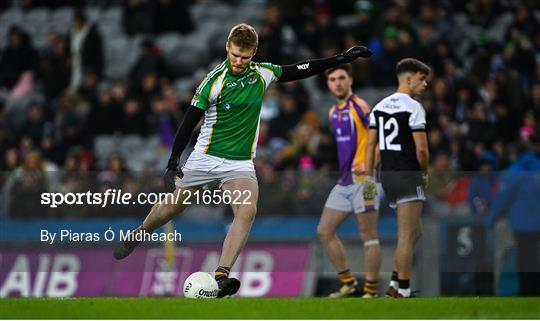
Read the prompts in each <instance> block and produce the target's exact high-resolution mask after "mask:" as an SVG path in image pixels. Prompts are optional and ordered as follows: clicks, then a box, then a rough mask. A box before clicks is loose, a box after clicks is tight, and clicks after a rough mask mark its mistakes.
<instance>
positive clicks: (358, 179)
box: [317, 64, 381, 298]
mask: <svg viewBox="0 0 540 321" xmlns="http://www.w3.org/2000/svg"><path fill="white" fill-rule="evenodd" d="M352 82H353V79H352V68H351V65H349V64H346V65H341V66H338V67H335V68H331V69H328V70H327V71H326V83H327V85H328V88H329V89H330V91H331V92H332V94H333V95H334V96H335V97H336V99H337V103H336V104H335V105H334V106H333V107H332V108H331V109H330V112H329V117H330V124H331V127H332V131H333V133H334V136H335V137H336V144H337V150H338V159H339V169H340V171H341V177H340V178H339V181H338V183H337V185H336V186H334V188H333V189H332V191H331V192H330V195H329V196H328V200H327V201H326V204H325V205H324V209H323V213H322V216H321V221H320V222H319V226H318V227H317V234H318V235H319V239H320V240H321V243H322V245H323V247H324V250H325V251H326V254H327V255H328V257H329V258H330V261H331V262H332V264H333V265H334V267H335V268H336V270H337V272H338V276H339V280H340V281H341V284H342V286H341V288H340V289H339V291H337V292H335V293H332V294H330V297H333V298H340V297H347V296H356V295H358V289H357V285H358V282H357V281H356V279H355V277H354V276H353V275H352V273H351V271H350V269H349V263H348V262H347V256H346V253H345V248H344V247H343V244H342V243H341V240H340V239H339V237H338V235H337V233H336V231H337V229H338V227H339V225H341V223H343V221H344V220H345V219H346V218H347V216H348V215H349V214H350V213H354V214H356V215H355V217H356V221H357V223H358V227H359V230H360V238H361V239H362V241H363V242H364V262H365V281H364V288H363V297H365V298H372V297H375V296H377V279H378V275H379V268H380V265H381V251H380V247H379V239H378V236H377V221H378V213H377V209H378V200H377V199H376V198H372V199H370V200H368V201H364V195H363V188H364V186H363V184H362V183H363V180H364V174H365V166H364V156H365V152H366V143H367V133H368V123H369V120H368V119H369V118H368V115H369V113H370V107H369V106H368V104H367V103H366V102H365V101H364V100H362V99H361V98H360V97H358V96H357V95H355V94H354V93H353V92H352Z"/></svg>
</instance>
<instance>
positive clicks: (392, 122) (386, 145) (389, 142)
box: [378, 116, 401, 152]
mask: <svg viewBox="0 0 540 321" xmlns="http://www.w3.org/2000/svg"><path fill="white" fill-rule="evenodd" d="M378 127H379V148H380V150H391V151H396V152H400V151H401V145H400V144H394V143H393V141H394V139H396V137H397V135H398V133H399V124H398V122H397V120H396V119H395V118H388V121H386V123H385V122H384V117H382V116H379V126H378ZM385 130H390V134H388V136H385Z"/></svg>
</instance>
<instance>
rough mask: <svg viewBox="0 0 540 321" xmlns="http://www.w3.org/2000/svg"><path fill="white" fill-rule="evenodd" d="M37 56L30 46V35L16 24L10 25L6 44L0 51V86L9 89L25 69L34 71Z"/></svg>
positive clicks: (36, 65) (37, 66)
mask: <svg viewBox="0 0 540 321" xmlns="http://www.w3.org/2000/svg"><path fill="white" fill-rule="evenodd" d="M38 68H39V56H38V53H37V52H36V50H35V49H34V48H33V47H32V43H31V40H30V36H29V35H28V34H27V33H26V32H24V31H23V30H22V29H20V28H19V27H17V26H11V27H10V28H9V31H8V35H7V46H6V47H5V48H4V49H3V50H2V51H0V88H2V87H5V88H8V89H11V88H12V87H13V86H15V84H16V83H17V82H18V81H19V78H20V77H21V75H22V74H23V73H24V72H25V71H31V72H33V73H35V72H36V71H37V70H38Z"/></svg>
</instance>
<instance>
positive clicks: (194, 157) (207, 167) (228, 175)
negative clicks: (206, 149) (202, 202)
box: [176, 150, 257, 189]
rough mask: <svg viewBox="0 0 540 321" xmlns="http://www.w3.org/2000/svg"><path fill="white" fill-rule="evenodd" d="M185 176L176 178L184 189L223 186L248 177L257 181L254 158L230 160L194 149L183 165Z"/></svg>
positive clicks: (177, 182) (179, 185) (177, 184)
mask: <svg viewBox="0 0 540 321" xmlns="http://www.w3.org/2000/svg"><path fill="white" fill-rule="evenodd" d="M182 172H183V173H184V177H182V178H178V179H177V180H176V187H180V188H182V189H186V188H193V187H200V186H204V185H214V184H216V185H217V186H219V187H221V185H222V184H223V183H225V182H226V181H230V180H232V179H236V178H248V179H252V180H254V181H257V175H256V174H255V166H254V165H253V160H230V159H225V158H221V157H216V156H212V155H208V154H205V153H202V152H200V151H197V150H194V151H193V152H192V153H191V155H189V158H188V160H187V161H186V164H185V165H184V166H183V167H182Z"/></svg>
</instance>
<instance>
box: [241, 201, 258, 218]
mask: <svg viewBox="0 0 540 321" xmlns="http://www.w3.org/2000/svg"><path fill="white" fill-rule="evenodd" d="M237 211H238V213H240V215H239V216H240V218H242V219H243V220H246V221H249V222H253V221H254V220H255V216H257V206H256V205H255V204H243V205H240V206H239V207H238V209H237Z"/></svg>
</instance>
